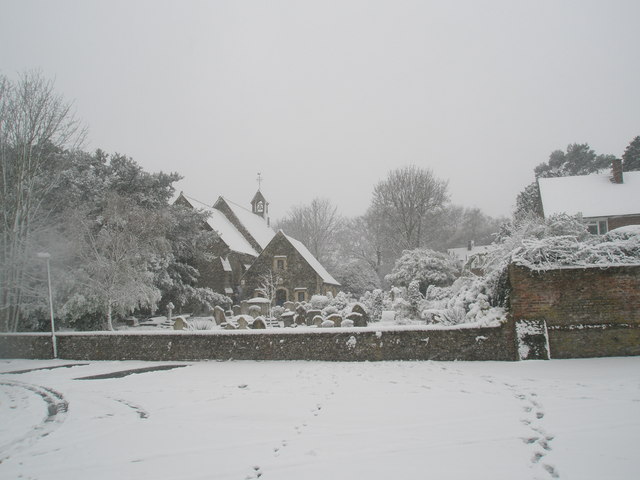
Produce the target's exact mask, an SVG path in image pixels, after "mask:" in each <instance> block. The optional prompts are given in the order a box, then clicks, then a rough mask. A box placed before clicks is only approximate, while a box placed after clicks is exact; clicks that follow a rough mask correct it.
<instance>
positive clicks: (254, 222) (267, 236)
mask: <svg viewBox="0 0 640 480" xmlns="http://www.w3.org/2000/svg"><path fill="white" fill-rule="evenodd" d="M222 198H224V200H225V202H226V203H227V205H228V206H229V208H230V209H231V211H232V212H233V213H234V215H235V216H236V217H238V220H240V223H242V225H244V228H246V229H247V231H248V232H249V233H250V234H251V236H252V237H253V238H255V240H256V242H258V244H259V245H260V246H261V247H262V249H263V250H264V248H265V247H266V246H267V245H268V244H269V242H270V241H271V239H272V238H273V237H274V235H275V234H276V232H274V231H273V229H272V228H271V227H270V226H269V225H268V224H267V222H266V220H265V219H264V218H262V217H259V216H258V215H256V214H255V213H253V212H251V211H250V210H247V209H246V208H244V207H241V206H240V205H238V204H237V203H234V202H232V201H231V200H229V199H228V198H225V197H222Z"/></svg>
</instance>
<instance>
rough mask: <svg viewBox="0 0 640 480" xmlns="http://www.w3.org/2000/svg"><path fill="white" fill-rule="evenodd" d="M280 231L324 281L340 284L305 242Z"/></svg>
mask: <svg viewBox="0 0 640 480" xmlns="http://www.w3.org/2000/svg"><path fill="white" fill-rule="evenodd" d="M278 233H282V235H284V237H285V238H286V239H287V240H289V243H290V244H291V245H293V248H295V249H296V250H297V251H298V253H299V254H300V255H302V258H304V259H305V260H306V262H307V263H308V264H309V266H310V267H311V268H313V269H314V270H315V272H316V273H317V274H318V275H319V276H320V278H322V281H323V282H324V283H328V284H330V285H337V286H340V284H339V283H338V282H337V280H336V279H335V278H333V277H332V276H331V274H330V273H329V272H327V270H326V269H325V268H324V267H323V266H322V264H321V263H320V262H319V261H318V260H317V259H316V257H314V256H313V254H312V253H311V252H310V251H309V250H308V249H307V247H305V246H304V244H303V243H302V242H301V241H299V240H296V239H295V238H292V237H290V236H288V235H285V233H284V232H283V231H282V230H280V231H279V232H278Z"/></svg>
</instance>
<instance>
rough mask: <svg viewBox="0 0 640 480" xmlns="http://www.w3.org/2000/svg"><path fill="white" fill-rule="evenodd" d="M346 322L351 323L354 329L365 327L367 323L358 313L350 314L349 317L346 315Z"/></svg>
mask: <svg viewBox="0 0 640 480" xmlns="http://www.w3.org/2000/svg"><path fill="white" fill-rule="evenodd" d="M347 320H351V321H352V322H353V325H354V326H356V327H366V326H367V321H366V320H365V319H364V317H363V316H362V314H361V313H358V312H351V313H350V314H349V315H347Z"/></svg>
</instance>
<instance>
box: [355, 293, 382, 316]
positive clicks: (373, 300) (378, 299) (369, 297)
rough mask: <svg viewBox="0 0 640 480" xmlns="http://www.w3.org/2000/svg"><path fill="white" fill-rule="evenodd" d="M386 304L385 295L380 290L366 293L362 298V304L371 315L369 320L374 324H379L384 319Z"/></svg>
mask: <svg viewBox="0 0 640 480" xmlns="http://www.w3.org/2000/svg"><path fill="white" fill-rule="evenodd" d="M383 302H384V293H383V292H382V290H380V289H379V288H376V289H375V290H373V291H372V292H365V294H364V295H363V296H362V297H361V298H360V303H362V304H363V305H364V308H365V310H366V311H367V312H368V313H369V319H370V320H371V321H372V322H379V321H380V319H381V317H382V310H383Z"/></svg>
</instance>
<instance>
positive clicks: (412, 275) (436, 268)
mask: <svg viewBox="0 0 640 480" xmlns="http://www.w3.org/2000/svg"><path fill="white" fill-rule="evenodd" d="M457 276H458V265H457V264H456V261H455V260H454V259H453V258H452V257H450V256H449V255H446V254H444V253H440V252H436V251H434V250H430V249H428V248H418V249H416V250H405V251H404V252H403V253H402V256H401V257H400V258H399V259H398V260H397V261H396V263H395V266H394V267H393V270H392V271H391V273H390V274H389V275H387V276H386V277H385V279H386V280H387V281H388V282H390V283H392V284H394V285H400V286H403V287H408V286H409V284H410V283H411V282H412V281H414V280H417V281H418V282H419V284H420V291H421V292H426V290H427V287H428V286H429V285H437V286H446V285H450V284H451V283H453V281H454V280H455V279H456V277H457Z"/></svg>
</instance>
